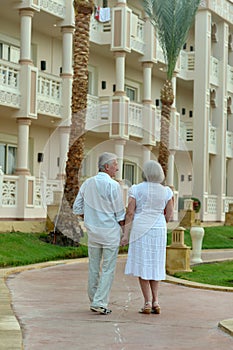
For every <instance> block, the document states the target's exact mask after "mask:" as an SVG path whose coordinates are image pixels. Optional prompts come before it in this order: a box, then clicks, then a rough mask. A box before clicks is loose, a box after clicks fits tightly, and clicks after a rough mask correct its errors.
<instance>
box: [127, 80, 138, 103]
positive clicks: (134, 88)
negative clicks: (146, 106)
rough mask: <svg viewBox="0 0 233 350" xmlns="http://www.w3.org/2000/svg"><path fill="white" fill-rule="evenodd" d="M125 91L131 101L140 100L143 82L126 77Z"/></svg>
mask: <svg viewBox="0 0 233 350" xmlns="http://www.w3.org/2000/svg"><path fill="white" fill-rule="evenodd" d="M125 92H126V95H127V96H128V97H129V99H130V101H133V102H140V99H141V96H140V95H141V94H140V92H141V84H140V83H139V82H136V81H133V80H130V79H126V80H125Z"/></svg>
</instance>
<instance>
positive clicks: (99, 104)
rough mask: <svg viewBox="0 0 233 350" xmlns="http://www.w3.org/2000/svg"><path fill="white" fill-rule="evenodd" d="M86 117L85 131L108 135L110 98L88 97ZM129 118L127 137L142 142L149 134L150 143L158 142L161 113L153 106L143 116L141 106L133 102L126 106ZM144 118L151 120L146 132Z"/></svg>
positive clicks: (110, 118)
mask: <svg viewBox="0 0 233 350" xmlns="http://www.w3.org/2000/svg"><path fill="white" fill-rule="evenodd" d="M87 106H88V107H87V115H86V130H87V131H95V132H99V133H100V132H107V133H109V134H110V124H111V121H112V97H102V98H98V97H97V96H92V95H88V103H87ZM126 108H128V111H127V115H128V116H129V122H128V126H129V137H136V138H138V139H140V140H141V141H142V140H143V138H144V136H145V134H147V133H150V135H151V136H152V137H151V140H152V143H153V144H154V141H153V139H154V140H155V142H156V141H159V140H160V118H161V111H160V110H158V109H157V108H156V107H155V106H151V107H150V111H148V109H147V110H146V113H145V115H143V105H142V104H139V103H135V102H130V103H127V104H126ZM145 118H151V120H150V123H148V125H150V126H151V127H150V129H148V130H147V127H146V125H147V123H146V122H145Z"/></svg>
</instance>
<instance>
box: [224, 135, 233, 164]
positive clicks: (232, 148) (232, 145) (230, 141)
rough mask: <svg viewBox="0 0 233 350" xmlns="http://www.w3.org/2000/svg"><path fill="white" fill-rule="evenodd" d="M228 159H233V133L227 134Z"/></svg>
mask: <svg viewBox="0 0 233 350" xmlns="http://www.w3.org/2000/svg"><path fill="white" fill-rule="evenodd" d="M226 157H228V158H233V132H231V131H227V132H226Z"/></svg>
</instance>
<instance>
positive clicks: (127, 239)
mask: <svg viewBox="0 0 233 350" xmlns="http://www.w3.org/2000/svg"><path fill="white" fill-rule="evenodd" d="M128 243H129V238H128V237H127V236H125V235H123V236H122V237H121V246H122V247H124V246H125V245H127V244H128Z"/></svg>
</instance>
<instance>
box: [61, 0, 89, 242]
mask: <svg viewBox="0 0 233 350" xmlns="http://www.w3.org/2000/svg"><path fill="white" fill-rule="evenodd" d="M73 6H74V11H75V32H74V39H73V85H72V120H71V131H70V139H69V151H68V155H67V162H66V181H65V185H64V194H63V198H62V203H61V208H60V211H59V214H58V216H57V219H56V223H55V230H54V233H55V236H54V237H55V241H56V240H57V239H58V236H60V242H59V243H60V244H62V242H63V243H64V244H65V243H67V244H71V243H72V242H76V243H77V244H78V242H79V239H80V236H81V228H80V225H79V223H78V221H77V217H76V216H74V215H73V214H72V206H73V203H74V200H75V197H76V195H77V193H78V191H79V187H80V181H79V178H80V169H81V164H82V160H83V157H84V141H85V133H84V131H85V119H86V118H85V116H86V108H87V93H88V61H89V31H90V19H91V14H92V12H93V10H94V0H74V1H73ZM55 241H54V243H55ZM61 241H62V242H61Z"/></svg>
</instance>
